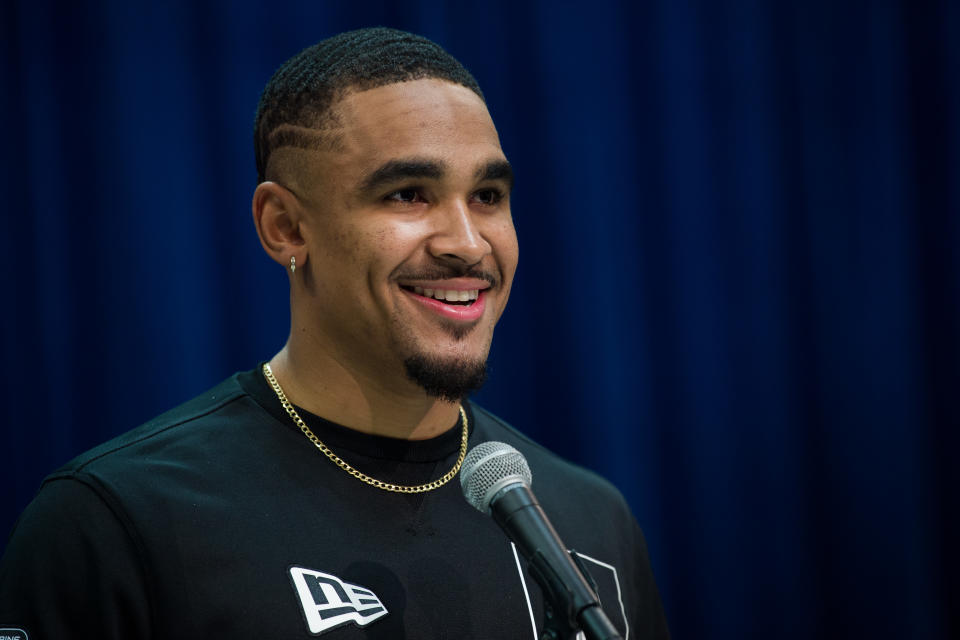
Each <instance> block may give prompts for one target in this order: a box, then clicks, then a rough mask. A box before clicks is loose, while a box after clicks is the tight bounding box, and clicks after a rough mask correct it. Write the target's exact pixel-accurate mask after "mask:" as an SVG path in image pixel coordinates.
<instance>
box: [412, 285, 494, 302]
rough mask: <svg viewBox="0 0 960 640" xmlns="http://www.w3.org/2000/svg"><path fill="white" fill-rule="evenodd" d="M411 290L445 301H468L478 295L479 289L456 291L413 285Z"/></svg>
mask: <svg viewBox="0 0 960 640" xmlns="http://www.w3.org/2000/svg"><path fill="white" fill-rule="evenodd" d="M413 292H414V293H416V294H417V295H420V296H426V297H427V298H436V299H437V300H443V301H445V302H469V301H471V300H476V299H477V298H478V297H479V296H480V290H479V289H468V290H466V291H457V290H455V289H450V290H447V289H424V288H423V287H413Z"/></svg>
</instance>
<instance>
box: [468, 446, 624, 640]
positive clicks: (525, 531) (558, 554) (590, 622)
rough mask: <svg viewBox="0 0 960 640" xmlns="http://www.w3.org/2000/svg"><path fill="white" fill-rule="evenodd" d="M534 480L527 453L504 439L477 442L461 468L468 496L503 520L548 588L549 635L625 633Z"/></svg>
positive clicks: (604, 639)
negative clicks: (545, 506)
mask: <svg viewBox="0 0 960 640" xmlns="http://www.w3.org/2000/svg"><path fill="white" fill-rule="evenodd" d="M532 482H533V476H532V474H531V473H530V466H529V465H528V464H527V460H526V458H524V457H523V455H522V454H521V453H520V452H519V451H517V450H516V449H514V448H513V447H511V446H510V445H508V444H505V443H503V442H494V441H491V442H482V443H480V444H478V445H477V446H475V447H474V448H473V449H471V450H470V453H468V454H467V457H466V458H465V459H464V461H463V467H462V470H461V471H460V486H461V487H462V488H463V497H464V498H466V500H467V502H469V503H470V505H471V506H473V507H474V508H475V509H477V510H478V511H480V512H481V513H486V514H488V515H490V516H492V517H493V519H494V521H496V523H497V524H498V525H500V528H501V529H503V531H504V532H505V533H506V534H507V537H509V538H510V539H511V540H512V541H513V542H514V544H516V545H517V548H518V549H519V550H520V553H521V554H522V555H523V557H524V558H526V560H527V562H529V563H530V573H531V574H532V575H533V577H534V579H535V580H536V581H537V582H538V583H539V584H540V588H541V589H543V592H544V595H545V597H546V600H547V604H548V606H547V623H546V625H545V627H546V630H545V633H544V635H543V637H544V638H559V637H573V634H574V633H575V632H576V631H578V630H582V631H583V632H584V633H585V634H586V636H587V638H591V639H593V640H613V639H616V638H621V637H622V636H621V635H620V634H619V632H618V631H617V629H616V627H614V626H613V624H612V623H611V622H610V620H609V619H608V618H607V615H606V614H605V613H604V611H603V609H602V608H601V607H600V600H599V599H598V598H597V594H596V593H595V592H594V589H593V588H592V587H591V586H590V582H588V579H587V578H586V577H585V576H584V572H585V569H583V570H581V567H580V566H578V561H577V562H575V561H574V559H575V556H573V554H571V553H570V552H568V551H567V548H566V546H564V544H563V542H562V541H561V540H560V536H559V535H557V532H556V530H555V529H554V528H553V525H552V524H550V520H549V519H548V518H547V514H546V513H544V512H543V509H542V508H541V507H540V503H538V502H537V499H536V497H535V496H534V495H533V492H532V491H531V490H530V484H531V483H532Z"/></svg>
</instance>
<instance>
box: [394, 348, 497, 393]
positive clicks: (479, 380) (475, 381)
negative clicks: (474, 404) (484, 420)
mask: <svg viewBox="0 0 960 640" xmlns="http://www.w3.org/2000/svg"><path fill="white" fill-rule="evenodd" d="M403 366H404V368H405V369H406V371H407V377H408V378H410V379H411V380H413V381H414V382H416V383H417V384H418V385H420V387H422V388H423V390H424V391H426V392H427V394H428V395H431V396H434V397H436V398H440V399H441V400H447V401H449V402H459V401H460V400H462V399H463V398H465V397H466V396H468V395H470V394H471V393H472V392H474V391H477V390H478V389H480V387H482V386H483V383H484V381H485V380H486V379H487V363H486V361H485V360H466V359H465V360H454V361H451V360H449V359H441V358H431V357H428V356H425V355H422V354H418V355H415V356H410V357H409V358H407V359H405V360H404V361H403Z"/></svg>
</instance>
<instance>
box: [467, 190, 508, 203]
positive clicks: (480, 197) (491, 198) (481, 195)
mask: <svg viewBox="0 0 960 640" xmlns="http://www.w3.org/2000/svg"><path fill="white" fill-rule="evenodd" d="M473 198H474V200H475V201H477V202H479V203H480V204H485V205H494V204H497V203H499V202H500V201H501V200H503V193H502V192H501V191H500V190H499V189H481V190H480V191H477V192H476V193H474V194H473Z"/></svg>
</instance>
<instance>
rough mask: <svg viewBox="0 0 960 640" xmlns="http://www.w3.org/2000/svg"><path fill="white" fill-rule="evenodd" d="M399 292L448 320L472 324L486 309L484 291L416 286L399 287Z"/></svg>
mask: <svg viewBox="0 0 960 640" xmlns="http://www.w3.org/2000/svg"><path fill="white" fill-rule="evenodd" d="M400 290H401V291H403V292H404V293H406V294H407V295H408V296H410V297H411V298H412V299H413V300H414V302H416V303H418V304H419V305H421V308H423V309H424V310H426V311H428V312H430V313H433V314H437V315H439V316H440V317H442V318H446V319H448V320H456V321H459V322H474V321H476V320H479V319H480V317H481V316H483V312H484V310H485V309H486V306H487V305H486V298H487V295H486V293H487V291H486V289H441V288H436V289H428V288H426V287H418V286H411V287H407V286H401V287H400Z"/></svg>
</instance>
